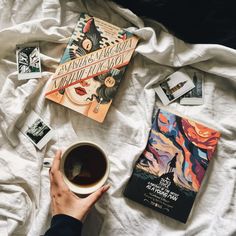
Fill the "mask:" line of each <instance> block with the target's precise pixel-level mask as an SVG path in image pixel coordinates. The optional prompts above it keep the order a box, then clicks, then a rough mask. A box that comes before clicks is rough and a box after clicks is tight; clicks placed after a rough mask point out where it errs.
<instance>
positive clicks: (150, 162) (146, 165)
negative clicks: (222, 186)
mask: <svg viewBox="0 0 236 236" xmlns="http://www.w3.org/2000/svg"><path fill="white" fill-rule="evenodd" d="M219 137H220V133H219V132H218V131H216V130H214V129H212V128H209V127H207V126H205V125H203V124H200V123H198V122H196V121H193V120H191V119H188V118H186V117H181V116H179V115H176V114H173V113H171V112H169V111H166V110H163V109H158V111H157V114H156V116H155V119H154V122H153V124H152V127H151V131H150V134H149V138H148V143H147V146H146V148H145V150H144V151H143V153H142V155H141V156H140V157H139V159H138V161H137V162H136V164H135V167H134V170H133V173H132V176H131V178H130V180H129V182H128V184H127V186H126V188H125V191H124V195H125V196H126V197H127V198H129V199H131V200H134V201H136V202H139V203H141V204H143V205H145V206H148V207H150V208H152V209H154V210H156V211H159V212H161V213H163V214H165V215H167V216H169V217H172V218H174V219H176V220H179V221H181V222H183V223H186V221H187V219H188V216H189V214H190V212H191V209H192V206H193V203H194V200H195V197H196V195H197V193H198V191H199V189H200V186H201V184H202V181H203V178H204V175H205V172H206V170H207V167H208V164H209V162H210V161H211V159H212V157H213V153H214V151H215V149H216V146H217V142H218V139H219Z"/></svg>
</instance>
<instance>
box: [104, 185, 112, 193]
mask: <svg viewBox="0 0 236 236" xmlns="http://www.w3.org/2000/svg"><path fill="white" fill-rule="evenodd" d="M110 187H111V185H110V184H106V185H105V186H103V188H102V191H103V192H106V191H107V190H108V189H109V188H110Z"/></svg>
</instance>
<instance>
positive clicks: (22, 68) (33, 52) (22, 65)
mask: <svg viewBox="0 0 236 236" xmlns="http://www.w3.org/2000/svg"><path fill="white" fill-rule="evenodd" d="M16 61H17V71H18V79H19V80H24V79H37V78H41V76H42V72H41V62H40V52H39V44H38V43H27V44H22V45H16Z"/></svg>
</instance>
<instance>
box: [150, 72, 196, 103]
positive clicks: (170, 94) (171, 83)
mask: <svg viewBox="0 0 236 236" xmlns="http://www.w3.org/2000/svg"><path fill="white" fill-rule="evenodd" d="M193 88H194V84H193V82H192V80H191V78H190V77H189V75H188V74H187V72H186V71H185V70H184V69H180V70H179V71H176V72H175V73H173V74H171V75H170V76H168V77H167V78H166V79H165V80H164V81H162V82H161V83H160V84H159V85H158V87H156V88H154V90H155V91H156V93H157V95H158V96H159V98H160V99H161V101H162V103H163V104H164V105H168V104H169V103H171V102H173V101H175V100H176V99H177V98H179V97H180V96H182V95H183V94H185V93H187V92H188V91H190V90H191V89H193Z"/></svg>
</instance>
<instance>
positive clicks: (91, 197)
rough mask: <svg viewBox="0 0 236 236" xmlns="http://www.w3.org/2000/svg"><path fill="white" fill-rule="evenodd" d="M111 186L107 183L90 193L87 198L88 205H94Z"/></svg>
mask: <svg viewBox="0 0 236 236" xmlns="http://www.w3.org/2000/svg"><path fill="white" fill-rule="evenodd" d="M109 188H110V185H109V184H107V185H105V186H103V187H101V188H100V189H98V190H97V191H96V192H94V193H92V194H90V195H89V196H88V197H87V198H86V201H87V203H88V205H89V206H90V207H91V206H93V205H94V204H95V203H96V202H97V201H98V200H99V199H100V198H101V197H102V195H103V194H104V193H105V192H106V191H107V190H108V189H109Z"/></svg>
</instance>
